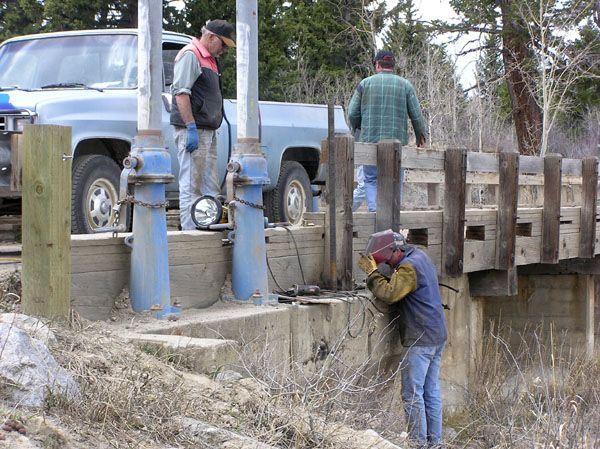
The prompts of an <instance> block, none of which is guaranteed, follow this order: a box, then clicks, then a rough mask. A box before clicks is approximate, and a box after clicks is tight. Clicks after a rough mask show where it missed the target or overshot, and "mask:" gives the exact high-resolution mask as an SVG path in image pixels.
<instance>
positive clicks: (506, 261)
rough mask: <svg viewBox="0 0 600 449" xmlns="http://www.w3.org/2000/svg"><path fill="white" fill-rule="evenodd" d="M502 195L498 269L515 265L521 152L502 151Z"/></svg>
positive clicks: (500, 164)
mask: <svg viewBox="0 0 600 449" xmlns="http://www.w3.org/2000/svg"><path fill="white" fill-rule="evenodd" d="M498 157H499V170H500V185H501V186H502V188H501V189H500V197H499V201H498V232H497V234H496V238H497V240H496V269H497V270H508V269H509V268H511V267H514V266H515V245H516V232H515V228H516V226H517V201H518V196H519V153H500V154H499V155H498Z"/></svg>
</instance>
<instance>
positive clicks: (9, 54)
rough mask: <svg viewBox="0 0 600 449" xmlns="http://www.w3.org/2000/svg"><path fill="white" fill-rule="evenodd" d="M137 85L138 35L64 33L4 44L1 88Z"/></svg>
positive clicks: (0, 57)
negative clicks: (51, 36) (76, 34)
mask: <svg viewBox="0 0 600 449" xmlns="http://www.w3.org/2000/svg"><path fill="white" fill-rule="evenodd" d="M51 85H63V86H69V85H72V86H88V87H93V88H101V89H102V88H104V89H112V88H116V89H118V88H126V89H133V88H136V87H137V37H136V36H133V35H125V34H112V35H88V36H64V37H53V38H42V39H30V40H24V41H16V42H9V43H7V44H5V45H2V46H1V47H0V88H2V87H3V86H11V87H15V88H19V89H39V88H41V87H42V86H51Z"/></svg>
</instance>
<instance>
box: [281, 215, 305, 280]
mask: <svg viewBox="0 0 600 449" xmlns="http://www.w3.org/2000/svg"><path fill="white" fill-rule="evenodd" d="M283 229H285V230H286V231H287V232H288V233H289V234H290V236H291V237H292V242H294V248H296V256H297V257H298V266H299V267H300V274H301V275H302V283H303V284H304V285H306V279H305V278H304V270H303V269H302V262H301V261H300V251H298V244H297V243H296V237H294V233H293V232H292V230H291V229H290V228H288V227H287V226H284V227H283Z"/></svg>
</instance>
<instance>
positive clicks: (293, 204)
mask: <svg viewBox="0 0 600 449" xmlns="http://www.w3.org/2000/svg"><path fill="white" fill-rule="evenodd" d="M285 204H286V215H287V219H288V221H289V222H290V223H291V224H292V225H299V224H300V223H301V221H302V216H303V215H304V212H306V192H305V191H304V187H303V186H302V183H301V182H299V181H297V180H294V181H292V182H291V183H290V185H289V186H288V190H287V195H286V202H285Z"/></svg>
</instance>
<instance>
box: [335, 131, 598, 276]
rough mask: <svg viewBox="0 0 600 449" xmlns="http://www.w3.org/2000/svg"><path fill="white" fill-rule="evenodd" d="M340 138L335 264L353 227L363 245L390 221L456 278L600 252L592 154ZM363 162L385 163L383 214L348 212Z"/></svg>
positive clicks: (358, 244)
mask: <svg viewBox="0 0 600 449" xmlns="http://www.w3.org/2000/svg"><path fill="white" fill-rule="evenodd" d="M334 144H335V149H334V152H333V153H332V154H335V161H332V163H333V164H335V173H336V176H335V178H336V183H335V184H336V186H335V188H336V191H335V192H336V193H335V198H336V202H337V204H338V205H336V214H335V219H334V222H335V223H336V224H335V226H336V228H337V230H336V242H335V243H336V247H337V249H338V252H337V259H338V260H337V265H340V260H339V259H340V256H341V257H342V259H343V258H345V257H347V255H346V253H345V250H344V248H343V245H344V242H348V241H349V240H348V236H347V233H348V232H352V239H353V249H354V252H356V251H358V250H360V249H363V248H364V246H365V245H366V242H367V239H368V237H369V235H370V234H371V233H373V232H376V231H379V230H382V229H387V228H392V229H404V230H407V232H408V240H409V242H411V243H413V244H417V245H421V246H423V247H424V248H425V249H427V251H428V253H429V254H430V255H431V257H432V259H433V261H434V263H435V264H436V265H437V266H438V268H439V269H440V273H441V274H444V275H449V276H459V275H461V274H462V273H474V272H480V271H486V270H498V271H512V272H514V271H515V270H514V269H515V268H516V267H517V266H519V265H530V264H538V263H543V264H558V263H559V262H560V261H561V260H565V259H573V258H584V259H592V258H594V257H595V256H596V254H598V253H600V245H596V242H597V241H598V238H599V236H598V229H597V225H596V223H597V222H598V219H599V217H598V214H597V209H598V207H597V204H598V160H597V158H595V157H588V158H584V159H569V158H563V157H562V156H561V155H559V154H549V155H547V156H546V157H534V156H521V155H519V154H518V153H514V152H511V153H480V152H469V151H466V150H464V149H448V150H444V151H436V150H423V149H418V148H410V147H401V146H400V143H399V142H398V141H389V140H388V141H382V142H379V143H378V144H363V143H356V144H355V143H354V141H353V139H352V137H351V136H341V135H338V136H336V138H335V142H334ZM324 154H326V155H327V156H326V157H328V151H327V148H324ZM360 164H366V165H377V166H378V167H379V174H378V176H379V178H378V185H379V188H378V197H377V204H378V212H377V213H354V214H352V213H351V211H350V210H349V209H350V206H349V205H350V204H351V188H350V186H352V185H353V182H352V181H353V180H354V168H355V165H360ZM399 173H402V177H403V181H401V180H400V177H401V176H400V175H398V174H399ZM400 192H402V194H401V195H400V194H399V193H400ZM399 197H402V200H401V201H400V200H398V198H399ZM340 203H341V205H339V204H340ZM344 230H345V231H344ZM344 233H346V235H344ZM353 259H354V263H355V261H356V254H354V255H353ZM350 263H352V262H350ZM341 270H346V271H347V269H346V268H345V267H344V261H341ZM339 272H340V271H339V270H338V273H339Z"/></svg>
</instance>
